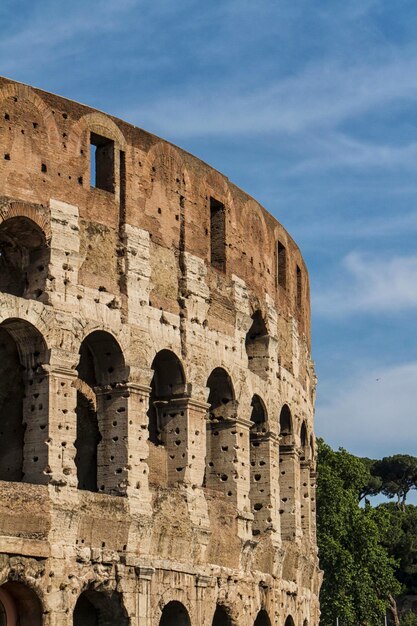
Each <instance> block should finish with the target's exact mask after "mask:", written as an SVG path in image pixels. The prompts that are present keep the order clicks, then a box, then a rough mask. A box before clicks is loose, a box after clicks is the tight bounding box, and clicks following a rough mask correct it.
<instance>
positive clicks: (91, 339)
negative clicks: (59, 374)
mask: <svg viewBox="0 0 417 626" xmlns="http://www.w3.org/2000/svg"><path fill="white" fill-rule="evenodd" d="M79 355H80V358H79V362H78V366H77V373H78V378H77V380H76V381H75V382H74V383H73V385H74V386H75V387H76V389H77V409H76V414H77V438H76V441H75V448H76V456H75V465H76V468H77V477H78V487H79V488H80V489H85V490H88V491H98V490H100V491H107V492H109V491H110V492H111V493H114V494H115V495H120V493H121V491H120V483H121V482H122V479H123V476H124V472H125V471H126V470H123V469H122V468H118V467H117V466H116V464H115V463H113V461H115V459H116V458H117V459H118V463H119V464H122V463H123V461H122V458H123V454H122V455H121V454H120V452H119V449H121V450H122V449H123V446H124V443H123V438H122V437H121V436H120V435H121V434H122V433H123V432H124V431H125V429H126V422H127V420H128V416H127V398H128V394H127V390H126V382H127V379H128V369H127V368H126V364H125V359H124V355H123V352H122V350H121V348H120V345H119V343H118V342H117V340H116V339H115V338H114V336H113V335H111V334H110V333H108V332H106V331H103V330H95V331H93V332H91V333H90V334H89V335H87V336H86V337H85V338H84V340H83V341H82V343H81V345H80V351H79ZM121 457H122V458H121ZM119 469H120V470H121V471H119Z"/></svg>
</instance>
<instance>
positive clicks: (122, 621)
mask: <svg viewBox="0 0 417 626" xmlns="http://www.w3.org/2000/svg"><path fill="white" fill-rule="evenodd" d="M115 624H117V626H128V624H129V620H128V617H127V614H126V611H125V609H124V607H123V605H122V602H121V598H120V595H119V594H118V593H116V592H113V593H111V594H109V595H108V594H107V593H102V592H99V591H95V590H93V589H88V590H87V591H84V592H83V593H82V594H81V595H80V596H79V598H78V600H77V604H76V605H75V609H74V615H73V626H114V625H115Z"/></svg>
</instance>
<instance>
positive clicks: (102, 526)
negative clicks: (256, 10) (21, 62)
mask: <svg viewBox="0 0 417 626" xmlns="http://www.w3.org/2000/svg"><path fill="white" fill-rule="evenodd" d="M0 146H1V151H0V416H1V421H0V552H1V554H0V585H2V586H1V587H0V623H2V622H1V619H2V617H1V610H3V613H7V620H8V621H7V622H6V623H7V625H8V626H10V625H11V624H17V619H18V618H20V625H21V626H25V625H26V626H36V625H40V624H46V625H48V626H52V625H54V626H55V625H56V626H58V625H59V626H69V625H71V624H75V625H76V626H81V625H82V626H88V625H90V624H91V625H93V624H99V625H100V626H107V625H108V626H110V624H112V625H114V624H121V625H127V624H131V625H132V626H137V625H139V624H140V625H141V626H142V624H143V626H151V625H152V626H153V625H155V626H158V624H161V625H162V626H171V624H172V625H173V624H178V623H179V624H180V625H181V626H190V625H191V626H211V625H212V624H213V625H214V626H227V625H229V624H230V625H236V626H237V625H238V624H239V626H241V625H242V626H252V624H254V622H256V626H268V625H270V624H273V625H275V624H276V625H277V626H284V624H286V626H291V624H295V625H296V626H306V625H307V624H308V625H310V624H311V626H315V625H316V624H317V623H318V616H319V607H318V591H319V586H320V580H321V578H320V571H319V568H318V562H317V552H316V542H315V497H314V492H315V449H314V435H313V405H314V394H315V376H314V370H313V365H312V362H311V359H310V309H309V307H310V305H309V285H308V275H307V270H306V268H305V265H304V262H303V260H302V257H301V254H300V252H299V250H298V248H297V246H296V245H295V243H294V242H293V240H292V239H291V237H290V236H289V235H288V233H287V232H286V231H285V229H284V228H283V227H282V226H281V225H280V224H279V223H278V222H276V220H275V219H274V218H272V216H271V215H269V214H268V213H267V212H266V211H265V210H264V209H263V208H262V207H261V206H260V205H259V204H258V203H257V202H256V201H255V200H253V199H252V198H250V197H249V196H247V195H246V194H245V193H244V192H243V191H241V190H240V189H238V188H236V187H235V186H234V185H233V184H231V183H230V182H229V181H228V179H227V178H226V177H224V176H223V175H222V174H220V173H219V172H217V171H215V170H213V169H212V168H210V167H209V166H207V165H206V164H204V163H202V162H201V161H199V160H198V159H196V158H195V157H193V156H191V155H189V154H187V153H185V152H183V151H182V150H180V149H178V148H176V147H174V146H172V145H171V144H169V143H167V142H166V141H163V140H161V139H159V138H157V137H154V136H153V135H150V134H149V133H146V132H144V131H142V130H140V129H138V128H135V127H133V126H131V125H129V124H126V123H125V122H122V121H120V120H117V119H114V118H112V117H111V116H108V115H104V114H102V113H100V112H98V111H94V110H92V109H89V108H88V107H85V106H82V105H79V104H77V103H74V102H70V101H68V100H65V99H63V98H59V97H57V96H54V95H51V94H48V93H44V92H42V91H39V90H37V89H32V88H30V87H27V86H24V85H21V84H17V83H14V82H11V81H9V80H7V79H0ZM2 606H3V609H1V607H2Z"/></svg>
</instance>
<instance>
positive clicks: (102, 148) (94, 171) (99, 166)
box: [90, 133, 114, 193]
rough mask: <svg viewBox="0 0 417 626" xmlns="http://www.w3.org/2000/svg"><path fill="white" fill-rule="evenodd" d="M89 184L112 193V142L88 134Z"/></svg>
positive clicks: (93, 134) (94, 134) (105, 138)
mask: <svg viewBox="0 0 417 626" xmlns="http://www.w3.org/2000/svg"><path fill="white" fill-rule="evenodd" d="M90 184H91V186H92V187H96V188H97V189H103V190H104V191H109V192H110V193H114V141H113V140H112V139H108V138H107V137H102V136H101V135H97V134H96V133H91V134H90Z"/></svg>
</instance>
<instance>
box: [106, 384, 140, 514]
mask: <svg viewBox="0 0 417 626" xmlns="http://www.w3.org/2000/svg"><path fill="white" fill-rule="evenodd" d="M149 391H150V389H149V387H146V386H142V385H139V384H137V383H133V382H130V383H127V384H117V385H115V386H110V385H107V386H105V387H99V388H96V389H95V392H96V397H97V417H98V424H99V430H100V434H101V436H102V439H101V441H100V443H99V445H98V450H97V483H98V488H99V491H104V492H105V493H110V494H113V495H120V496H125V495H128V496H130V497H132V498H135V499H136V503H135V504H134V503H133V502H132V506H134V508H135V510H136V509H139V510H140V512H142V513H150V496H149V488H148V465H147V463H146V459H147V456H148V446H147V409H148V402H149Z"/></svg>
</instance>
